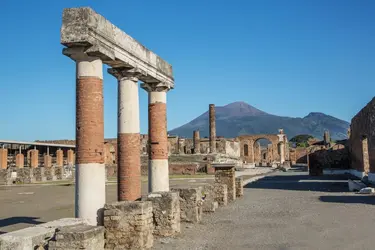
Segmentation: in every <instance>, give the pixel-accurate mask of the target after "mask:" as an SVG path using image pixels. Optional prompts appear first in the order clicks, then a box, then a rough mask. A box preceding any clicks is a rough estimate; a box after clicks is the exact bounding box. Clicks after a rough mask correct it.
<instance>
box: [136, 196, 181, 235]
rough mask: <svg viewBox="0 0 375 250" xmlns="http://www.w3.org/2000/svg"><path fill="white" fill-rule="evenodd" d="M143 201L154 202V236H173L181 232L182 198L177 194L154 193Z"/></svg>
mask: <svg viewBox="0 0 375 250" xmlns="http://www.w3.org/2000/svg"><path fill="white" fill-rule="evenodd" d="M142 199H144V200H147V201H151V202H152V213H153V219H154V235H158V236H173V235H176V234H179V233H180V232H181V226H180V225H181V223H180V222H181V217H180V213H181V212H180V197H179V194H178V193H177V192H154V193H149V194H148V195H147V196H145V197H143V198H142Z"/></svg>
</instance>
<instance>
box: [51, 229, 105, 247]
mask: <svg viewBox="0 0 375 250" xmlns="http://www.w3.org/2000/svg"><path fill="white" fill-rule="evenodd" d="M68 249H69V250H80V249H87V250H94V249H95V250H101V249H102V250H103V249H104V227H102V226H91V225H84V224H81V225H73V226H67V227H64V228H57V229H56V234H55V237H54V238H53V240H51V241H50V242H49V244H48V250H68Z"/></svg>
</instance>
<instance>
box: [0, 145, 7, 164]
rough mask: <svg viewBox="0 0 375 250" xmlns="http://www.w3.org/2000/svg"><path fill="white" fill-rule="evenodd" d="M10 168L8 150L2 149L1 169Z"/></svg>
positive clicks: (0, 153) (0, 150)
mask: <svg viewBox="0 0 375 250" xmlns="http://www.w3.org/2000/svg"><path fill="white" fill-rule="evenodd" d="M7 167H8V149H6V148H0V169H7Z"/></svg>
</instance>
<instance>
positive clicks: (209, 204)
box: [202, 184, 219, 212]
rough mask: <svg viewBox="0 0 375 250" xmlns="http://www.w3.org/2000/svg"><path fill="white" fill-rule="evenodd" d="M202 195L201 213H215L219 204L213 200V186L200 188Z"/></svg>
mask: <svg viewBox="0 0 375 250" xmlns="http://www.w3.org/2000/svg"><path fill="white" fill-rule="evenodd" d="M202 195H203V206H202V209H203V212H215V210H216V208H218V206H219V204H218V202H217V201H216V200H215V186H214V185H210V184H208V185H204V186H203V187H202Z"/></svg>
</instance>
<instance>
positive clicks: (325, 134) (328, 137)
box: [323, 131, 331, 147]
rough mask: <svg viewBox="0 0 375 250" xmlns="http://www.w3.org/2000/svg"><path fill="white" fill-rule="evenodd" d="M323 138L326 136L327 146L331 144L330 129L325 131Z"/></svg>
mask: <svg viewBox="0 0 375 250" xmlns="http://www.w3.org/2000/svg"><path fill="white" fill-rule="evenodd" d="M323 138H324V145H325V146H326V147H329V146H330V144H331V136H330V135H329V131H324V135H323Z"/></svg>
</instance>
